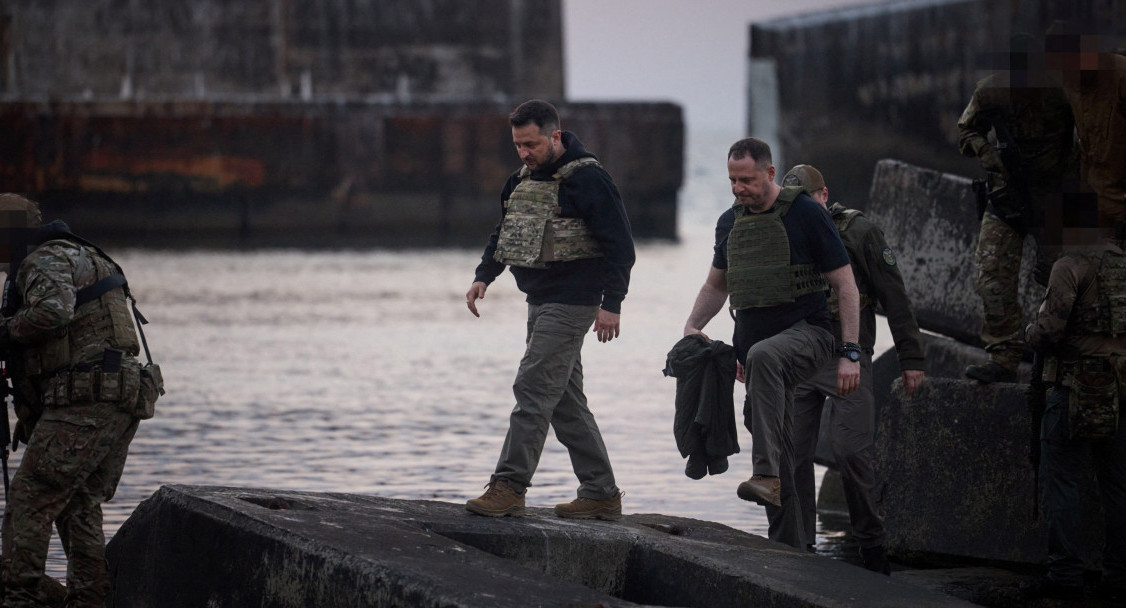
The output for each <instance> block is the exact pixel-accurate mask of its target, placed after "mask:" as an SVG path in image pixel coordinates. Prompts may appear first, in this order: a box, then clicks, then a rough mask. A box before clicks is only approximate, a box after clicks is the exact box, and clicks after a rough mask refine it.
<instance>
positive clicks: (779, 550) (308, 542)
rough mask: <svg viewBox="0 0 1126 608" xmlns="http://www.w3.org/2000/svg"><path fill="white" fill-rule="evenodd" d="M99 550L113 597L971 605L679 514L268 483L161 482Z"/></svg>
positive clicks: (175, 602)
mask: <svg viewBox="0 0 1126 608" xmlns="http://www.w3.org/2000/svg"><path fill="white" fill-rule="evenodd" d="M108 558H109V562H110V571H111V573H112V577H113V581H114V586H115V598H114V601H115V602H116V603H115V605H116V606H125V607H130V606H132V607H149V606H160V607H162V608H175V607H178V606H185V607H187V606H193V607H194V606H212V607H217V608H218V607H223V606H244V605H269V606H280V607H284V606H319V607H325V606H371V607H379V606H412V607H417V606H443V607H462V606H464V607H477V606H489V607H498V606H514V607H516V606H519V607H528V606H560V607H562V606H607V607H609V606H636V605H659V606H701V607H703V606H706V607H709V608H712V607H719V608H722V607H724V606H731V607H738V606H776V607H813V606H826V607H829V606H832V607H837V606H866V607H868V606H871V607H881V606H886V607H893V606H895V607H901V606H919V607H931V606H933V607H938V606H969V605H970V604H968V603H965V602H963V601H961V600H958V599H956V598H952V597H948V596H945V595H942V594H939V593H935V592H932V591H929V590H926V589H922V588H920V587H917V586H915V585H912V584H908V583H903V582H900V581H898V580H897V579H896V578H895V577H892V578H887V577H883V576H880V575H877V574H873V573H871V572H867V571H865V570H863V569H860V568H858V567H855V566H852V565H849V564H846V563H844V562H840V561H835V560H831V559H826V558H823V557H818V556H816V555H811V554H807V553H804V552H800V551H795V550H793V549H791V548H789V547H786V546H784V545H780V544H777V543H774V542H771V541H768V540H766V539H764V538H761V537H758V536H754V535H750V534H746V533H743V532H740V531H737V530H734V529H732V528H728V527H726V526H723V525H720V524H714V523H709V522H703V521H698V520H692V519H684V518H677V517H668V516H662V515H650V514H637V515H626V516H625V518H623V520H622V521H621V522H614V523H611V522H574V521H567V520H561V519H558V518H556V517H554V516H552V515H551V514H550V511H549V510H547V509H538V508H537V509H530V516H529V517H526V518H523V519H488V518H482V517H477V516H473V515H470V514H469V513H467V512H466V511H465V509H464V507H463V506H462V505H461V504H454V503H445V502H433V501H409V500H394V499H386V498H379V497H374V496H359V495H350V494H335V493H332V494H316V493H307V492H291V491H281V490H266V489H246V488H216V487H201V486H165V487H162V488H161V489H160V490H158V491H157V492H156V493H155V494H154V495H153V496H152V497H151V498H149V499H148V500H146V501H145V502H143V503H141V505H139V506H138V507H137V509H136V510H135V511H134V513H133V515H132V517H130V518H129V520H128V521H126V523H125V524H124V525H123V526H122V527H121V529H120V530H119V531H118V532H117V534H116V535H115V536H114V538H113V540H112V541H111V542H110V545H109V550H108Z"/></svg>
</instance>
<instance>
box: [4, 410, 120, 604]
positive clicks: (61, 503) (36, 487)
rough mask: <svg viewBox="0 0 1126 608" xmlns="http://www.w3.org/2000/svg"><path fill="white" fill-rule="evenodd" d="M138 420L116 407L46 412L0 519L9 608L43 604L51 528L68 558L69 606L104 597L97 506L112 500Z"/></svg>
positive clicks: (105, 579)
mask: <svg viewBox="0 0 1126 608" xmlns="http://www.w3.org/2000/svg"><path fill="white" fill-rule="evenodd" d="M136 431H137V420H136V419H135V418H133V416H131V415H130V414H128V413H124V412H122V411H120V409H119V406H118V405H117V404H113V403H94V404H89V405H71V406H68V407H64V408H53V409H49V410H48V411H47V412H45V413H44V415H43V417H42V418H41V419H40V420H39V422H38V424H37V425H36V427H35V430H34V431H33V432H32V434H31V439H30V441H29V444H28V446H27V448H26V449H27V451H26V452H25V453H24V455H23V461H22V462H21V463H20V466H19V469H18V470H17V471H16V474H15V476H14V477H13V478H12V485H11V490H10V494H9V497H8V504H7V509H6V512H5V514H4V520H5V527H4V530H3V532H4V534H3V542H4V547H3V582H4V590H5V597H4V606H5V607H6V608H15V607H25V606H44V605H47V604H46V603H45V602H46V600H45V598H44V596H43V593H42V590H40V588H39V585H40V580H41V579H42V578H43V574H44V568H45V566H46V558H47V547H48V543H49V542H50V539H51V526H52V524H54V525H55V526H56V527H57V528H58V530H59V539H60V540H61V541H62V545H63V550H64V551H65V552H66V556H67V576H66V580H67V604H66V605H67V606H76V607H77V606H104V605H105V601H106V596H107V595H108V593H109V587H110V585H109V576H108V573H107V569H106V560H105V534H104V533H103V531H102V506H101V505H102V503H103V502H105V501H107V500H109V499H110V498H112V497H113V494H114V492H115V491H116V490H117V483H118V481H119V480H120V479H121V473H122V470H123V469H124V468H125V458H126V455H127V454H128V451H129V442H130V441H132V439H133V435H134V433H136Z"/></svg>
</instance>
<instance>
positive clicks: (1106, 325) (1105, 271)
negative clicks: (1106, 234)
mask: <svg viewBox="0 0 1126 608" xmlns="http://www.w3.org/2000/svg"><path fill="white" fill-rule="evenodd" d="M1098 281H1099V329H1100V330H1102V331H1103V332H1105V333H1108V334H1110V335H1112V336H1126V253H1118V252H1115V251H1107V252H1106V254H1105V255H1103V259H1102V262H1100V263H1099V274H1098Z"/></svg>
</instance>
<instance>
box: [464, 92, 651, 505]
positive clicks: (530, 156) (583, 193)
mask: <svg viewBox="0 0 1126 608" xmlns="http://www.w3.org/2000/svg"><path fill="white" fill-rule="evenodd" d="M509 123H510V124H511V126H512V142H513V144H515V146H516V152H517V153H518V154H519V156H520V160H522V161H523V162H524V166H523V167H522V168H521V169H520V170H519V171H517V172H516V173H514V174H513V175H512V176H511V177H509V179H508V181H507V183H506V184H505V186H504V189H503V191H502V193H501V201H502V203H503V207H502V213H501V221H500V223H499V224H498V225H497V228H496V230H495V231H494V232H493V234H492V235H491V236H490V238H489V244H488V246H486V247H485V253H484V255H483V256H482V257H481V263H480V264H479V265H478V266H477V270H476V272H475V276H474V280H473V284H472V285H471V286H470V288H469V291H468V292H467V293H466V294H465V303H466V305H467V306H468V307H469V310H470V312H472V313H473V314H474V316H479V315H478V312H477V303H476V302H477V300H479V299H481V298H484V297H485V290H486V289H487V287H488V285H489V284H490V283H492V282H493V280H495V279H496V278H497V276H499V275H500V273H502V272H503V271H504V269H505V268H506V267H508V268H510V269H511V270H512V275H513V276H514V277H515V278H516V285H517V287H519V288H520V290H521V291H523V292H524V293H525V294H527V301H528V325H527V337H526V349H525V352H524V358H523V359H522V360H521V361H520V369H519V370H518V371H517V373H516V381H515V383H514V384H513V387H512V390H513V393H514V394H515V397H516V407H515V408H514V409H513V410H512V414H511V416H510V417H509V427H508V434H507V436H506V437H505V440H504V445H503V447H502V448H501V454H500V458H499V460H498V461H497V466H496V469H495V471H494V472H493V475H492V477H491V478H490V480H489V483H488V484H487V486H486V487H487V490H486V491H485V493H484V494H483V495H482V496H481V497H479V498H474V499H472V500H470V501H468V502H467V503H466V505H465V507H466V509H467V510H469V511H470V512H472V513H475V514H478V515H484V516H489V517H503V516H520V515H523V514H524V495H525V493H526V491H527V488H528V487H529V486H531V484H532V475H533V474H534V473H535V471H536V467H537V465H538V463H539V459H540V454H541V453H542V451H543V446H544V441H545V440H546V438H547V431H548V428H549V427H551V428H553V429H554V430H555V435H556V437H558V438H559V442H560V443H562V444H563V445H564V446H565V447H566V448H567V451H568V453H569V454H570V456H571V465H572V467H573V468H574V471H575V475H576V476H577V477H578V478H579V484H580V485H579V488H578V498H576V499H575V500H573V501H571V502H568V503H562V504H559V505H556V507H555V514H556V515H558V516H559V517H565V518H572V519H609V520H615V519H620V518H621V516H622V502H621V492H620V491H619V490H618V487H617V485H616V484H615V481H614V472H613V469H612V468H611V466H610V458H609V456H608V455H607V453H606V446H605V445H604V443H603V441H602V435H601V433H600V432H599V430H598V425H597V424H596V423H595V421H594V415H593V414H592V413H591V411H590V408H588V407H587V401H586V396H585V395H584V394H583V368H582V362H581V359H580V351H581V350H582V345H583V338H584V337H585V335H586V332H587V331H588V330H590V328H591V325H592V324H593V326H594V333H595V334H597V336H598V341H599V342H609V341H610V340H613V339H614V338H616V337H618V335H619V316H620V313H621V305H622V300H623V299H624V298H625V295H626V289H627V287H628V286H629V275H630V269H631V268H632V267H633V262H634V248H633V237H632V236H631V234H630V227H629V220H628V219H627V217H626V211H625V207H624V206H623V204H622V199H621V196H619V194H618V189H617V188H616V187H615V186H614V182H613V180H612V179H611V178H610V175H609V174H608V173H607V172H606V171H605V170H603V169H602V166H601V164H600V163H599V162H598V159H597V158H595V156H594V155H593V154H591V153H590V152H587V150H586V149H585V148H584V147H583V145H582V142H580V141H579V139H578V137H576V136H575V134H574V133H571V132H570V131H562V130H560V122H559V114H558V112H557V111H556V109H555V107H554V106H552V105H551V104H549V103H547V102H545V101H540V100H531V101H527V102H525V103H523V104H521V105H520V106H519V107H517V108H516V109H515V110H514V111H513V112H512V114H511V115H510V116H509Z"/></svg>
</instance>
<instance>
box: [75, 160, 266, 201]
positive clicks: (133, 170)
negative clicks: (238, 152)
mask: <svg viewBox="0 0 1126 608" xmlns="http://www.w3.org/2000/svg"><path fill="white" fill-rule="evenodd" d="M80 164H81V166H82V168H83V172H82V175H81V176H80V177H79V180H80V182H81V183H82V188H83V190H103V189H105V190H116V191H127V192H129V191H135V190H137V189H138V188H137V187H136V186H135V185H134V184H135V183H136V180H138V179H139V180H142V181H144V178H146V177H159V176H176V177H177V178H178V179H180V180H182V181H183V182H186V183H189V184H191V185H192V186H193V189H198V190H201V191H205V192H207V191H210V192H216V191H220V190H225V189H228V188H230V187H232V186H241V187H245V188H258V187H261V186H263V185H264V184H265V183H266V164H265V162H263V161H262V160H260V159H255V158H245V157H237V156H228V155H221V154H216V155H209V156H200V155H198V154H197V153H196V152H195V151H194V150H189V149H165V150H160V151H159V153H158V154H156V155H150V156H147V157H137V156H133V155H128V154H124V153H120V152H110V151H106V150H99V149H95V150H91V151H89V152H87V153H86V154H84V155H83V156H82V160H81V163H80ZM142 189H144V188H143V187H142Z"/></svg>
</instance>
